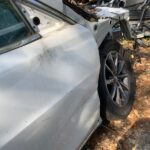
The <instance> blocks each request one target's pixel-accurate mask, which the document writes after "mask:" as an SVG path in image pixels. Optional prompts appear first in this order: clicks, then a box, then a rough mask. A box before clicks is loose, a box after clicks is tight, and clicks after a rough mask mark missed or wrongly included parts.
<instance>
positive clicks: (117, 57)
mask: <svg viewBox="0 0 150 150" xmlns="http://www.w3.org/2000/svg"><path fill="white" fill-rule="evenodd" d="M118 59H119V56H118V53H116V58H115V66H116V68H117V69H118Z"/></svg>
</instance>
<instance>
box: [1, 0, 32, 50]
mask: <svg viewBox="0 0 150 150" xmlns="http://www.w3.org/2000/svg"><path fill="white" fill-rule="evenodd" d="M30 35H31V33H30V31H29V29H28V28H27V27H26V26H25V24H24V22H23V21H22V20H21V18H20V16H19V15H18V14H17V12H16V10H15V9H14V8H13V6H12V5H11V3H10V2H9V0H0V48H2V47H4V46H8V45H9V44H13V43H15V42H18V41H19V40H22V39H24V38H26V37H28V36H30Z"/></svg>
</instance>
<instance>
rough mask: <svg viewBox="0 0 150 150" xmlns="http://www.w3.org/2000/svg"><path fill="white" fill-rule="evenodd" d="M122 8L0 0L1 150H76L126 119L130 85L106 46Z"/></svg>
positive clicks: (115, 52) (123, 65)
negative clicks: (104, 126)
mask: <svg viewBox="0 0 150 150" xmlns="http://www.w3.org/2000/svg"><path fill="white" fill-rule="evenodd" d="M128 15H129V12H128V11H127V10H124V9H122V8H116V9H111V8H107V7H106V8H101V7H99V6H97V5H95V7H94V8H93V4H91V5H87V6H86V7H83V6H80V5H76V4H74V3H72V1H71V2H70V1H67V0H64V1H62V0H40V1H39V0H0V53H1V55H0V68H1V69H0V150H76V149H81V147H82V146H83V145H84V143H85V142H86V140H87V139H88V137H89V136H90V135H91V134H92V132H93V131H94V130H95V129H96V128H97V127H98V126H99V125H100V124H101V122H102V120H106V119H108V120H111V119H122V118H125V117H127V116H128V114H129V113H130V111H131V109H132V105H133V101H134V89H135V80H134V75H133V71H132V68H131V64H130V61H128V59H127V58H126V57H124V51H123V49H122V47H121V45H120V44H119V43H118V42H117V41H115V40H114V39H112V36H111V35H112V27H113V26H114V24H116V22H118V21H120V22H123V23H125V22H127V21H128Z"/></svg>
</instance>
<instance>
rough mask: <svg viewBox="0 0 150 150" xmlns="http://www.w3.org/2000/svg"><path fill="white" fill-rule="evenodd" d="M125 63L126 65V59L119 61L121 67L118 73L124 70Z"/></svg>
mask: <svg viewBox="0 0 150 150" xmlns="http://www.w3.org/2000/svg"><path fill="white" fill-rule="evenodd" d="M124 65H125V62H124V61H121V62H119V67H118V72H117V73H118V74H120V73H121V72H122V70H123V67H124Z"/></svg>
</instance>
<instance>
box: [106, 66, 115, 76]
mask: <svg viewBox="0 0 150 150" xmlns="http://www.w3.org/2000/svg"><path fill="white" fill-rule="evenodd" d="M105 66H106V68H107V70H108V71H109V72H110V73H111V74H112V75H114V74H113V71H112V70H111V69H110V67H109V66H108V65H107V64H106V65H105Z"/></svg>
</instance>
